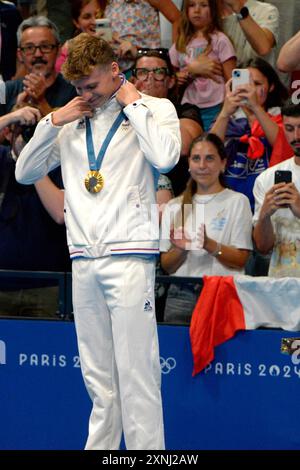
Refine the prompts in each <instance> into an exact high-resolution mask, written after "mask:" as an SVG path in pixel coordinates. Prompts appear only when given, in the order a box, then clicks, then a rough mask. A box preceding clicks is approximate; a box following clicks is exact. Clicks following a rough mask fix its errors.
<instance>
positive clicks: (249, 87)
mask: <svg viewBox="0 0 300 470" xmlns="http://www.w3.org/2000/svg"><path fill="white" fill-rule="evenodd" d="M237 74H239V75H237ZM247 81H248V83H247ZM287 97H288V91H287V89H286V88H285V87H284V85H283V84H282V83H281V81H280V79H279V77H278V75H277V73H276V71H275V70H274V69H273V67H272V66H271V65H270V64H268V63H267V62H266V61H265V60H263V59H261V58H259V57H257V58H256V59H254V60H251V61H250V62H249V64H248V67H247V68H246V69H241V70H234V71H233V76H232V79H231V80H229V81H228V82H227V84H226V96H225V100H224V104H223V107H222V110H221V112H220V114H219V115H218V117H217V119H216V121H215V122H214V124H213V126H212V128H211V132H214V133H216V134H217V135H218V136H219V137H220V138H221V139H222V140H223V141H224V142H225V146H226V152H227V154H228V164H227V167H226V170H225V174H224V179H225V182H226V184H227V185H228V186H229V187H231V188H232V189H234V190H236V191H239V192H241V193H243V194H245V195H246V196H248V198H249V201H250V204H251V208H252V210H254V196H253V185H254V182H255V179H256V178H257V176H258V175H259V174H260V173H261V172H262V171H264V170H266V169H267V168H268V167H269V166H272V165H274V164H276V163H279V162H280V161H282V160H285V159H287V158H289V157H291V156H292V155H293V150H292V149H291V148H290V146H289V144H288V142H287V140H286V138H285V135H284V132H283V130H282V117H281V114H280V106H281V105H282V104H283V103H284V100H285V99H287Z"/></svg>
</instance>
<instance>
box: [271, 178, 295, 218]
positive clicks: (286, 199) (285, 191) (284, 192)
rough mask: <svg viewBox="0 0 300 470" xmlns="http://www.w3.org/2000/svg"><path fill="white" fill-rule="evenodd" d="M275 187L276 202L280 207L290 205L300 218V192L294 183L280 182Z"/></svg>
mask: <svg viewBox="0 0 300 470" xmlns="http://www.w3.org/2000/svg"><path fill="white" fill-rule="evenodd" d="M273 188H275V190H274V193H275V194H274V200H275V202H276V204H277V205H278V206H279V207H283V206H288V207H289V208H290V209H291V211H292V212H293V214H294V215H295V217H298V218H300V193H299V191H298V190H297V188H296V186H295V185H294V183H278V184H275V185H274V186H273Z"/></svg>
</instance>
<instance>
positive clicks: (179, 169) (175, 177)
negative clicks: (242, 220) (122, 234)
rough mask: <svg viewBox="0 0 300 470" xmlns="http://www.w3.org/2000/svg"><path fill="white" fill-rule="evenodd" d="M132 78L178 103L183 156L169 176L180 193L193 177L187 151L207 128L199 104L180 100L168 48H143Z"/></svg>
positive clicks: (156, 94)
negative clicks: (203, 124)
mask: <svg viewBox="0 0 300 470" xmlns="http://www.w3.org/2000/svg"><path fill="white" fill-rule="evenodd" d="M132 80H133V83H134V84H135V86H136V87H137V89H138V90H139V91H141V92H143V93H146V94H147V95H150V96H154V97H156V98H169V99H170V100H171V101H172V102H173V103H174V105H175V107H176V110H177V114H178V117H179V119H180V132H181V158H180V160H179V162H178V163H177V165H176V166H175V168H173V170H171V172H169V173H168V177H169V178H170V179H171V181H172V187H173V190H174V193H175V195H176V196H177V195H178V194H180V193H181V192H182V191H183V190H184V188H185V185H186V182H187V180H188V178H189V173H188V165H187V158H186V155H188V153H189V148H190V145H191V143H192V141H193V140H194V139H195V138H196V137H198V136H199V135H200V134H202V132H203V129H202V122H201V118H199V113H198V110H197V107H196V106H194V105H191V104H188V103H187V104H184V105H179V104H177V96H176V91H177V87H176V75H175V73H174V70H173V67H172V64H171V61H170V58H169V54H168V50H167V49H164V48H159V49H139V50H138V55H137V58H136V60H135V66H134V68H133V79H132Z"/></svg>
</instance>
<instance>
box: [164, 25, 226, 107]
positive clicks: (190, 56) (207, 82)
mask: <svg viewBox="0 0 300 470" xmlns="http://www.w3.org/2000/svg"><path fill="white" fill-rule="evenodd" d="M206 46H207V40H206V39H202V38H201V39H200V38H195V39H193V40H192V41H190V42H189V43H188V45H187V47H186V52H185V53H182V52H178V51H177V50H176V47H175V44H173V45H172V47H171V49H170V51H169V52H170V58H171V62H172V64H173V66H174V67H176V68H177V69H183V68H184V67H186V65H187V64H189V63H190V62H192V61H193V60H194V59H196V58H197V57H198V56H199V54H201V53H202V52H204V50H205V48H206ZM211 47H212V51H211V52H210V53H209V54H208V57H210V58H211V59H214V60H218V61H219V62H221V63H224V62H226V60H228V59H231V58H233V57H235V50H234V48H233V45H232V44H231V42H230V40H229V39H228V37H227V36H226V35H225V34H224V33H221V32H218V33H213V34H212V41H211ZM217 80H218V81H217V82H216V81H215V80H212V79H211V78H204V77H196V78H195V79H194V80H193V81H192V82H191V83H190V84H189V85H188V86H187V88H186V90H185V92H184V94H183V98H182V101H181V103H182V104H184V103H191V104H195V105H196V106H198V107H199V108H209V107H212V106H215V105H217V104H219V103H222V102H223V101H224V96H225V80H224V77H218V78H217Z"/></svg>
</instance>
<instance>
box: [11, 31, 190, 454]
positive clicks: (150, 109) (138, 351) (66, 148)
mask: <svg viewBox="0 0 300 470" xmlns="http://www.w3.org/2000/svg"><path fill="white" fill-rule="evenodd" d="M63 73H64V75H65V77H66V79H68V80H71V81H72V83H73V84H74V86H75V87H76V89H77V92H78V94H79V95H80V96H78V97H76V98H75V99H73V100H72V101H70V102H69V103H68V104H67V105H66V106H63V107H62V108H60V109H58V110H56V111H54V112H53V113H52V114H49V115H48V116H46V117H45V118H44V119H42V120H41V121H40V123H39V124H38V126H37V128H36V131H35V134H34V136H33V138H32V139H31V141H30V142H29V144H28V145H27V146H26V147H25V148H24V150H23V151H22V152H21V155H20V157H19V159H18V161H17V168H16V177H17V179H18V180H19V181H20V182H22V183H24V184H30V183H32V182H34V181H36V180H38V179H39V178H40V177H41V176H43V175H45V174H47V173H48V171H49V169H51V168H55V167H56V166H57V165H59V164H61V167H62V175H63V179H64V187H65V220H66V226H67V231H68V245H69V251H70V256H71V258H72V260H73V265H72V274H73V306H74V317H75V324H76V332H77V338H78V347H79V354H80V362H81V368H82V372H83V376H84V380H85V384H86V387H87V390H88V392H89V395H90V397H91V399H92V401H93V409H92V413H91V417H90V424H89V436H88V440H87V444H86V449H89V450H101V449H102V450H112V449H118V448H119V445H120V439H121V434H122V428H123V430H124V437H125V443H126V448H127V449H128V450H129V449H131V450H132V449H134V450H137V449H153V450H154V449H163V448H164V431H163V416H162V405H161V394H160V376H161V374H160V362H159V351H158V340H157V329H156V321H155V305H154V304H155V302H154V277H155V256H154V255H155V254H158V252H159V233H158V213H157V207H156V205H155V189H156V182H157V179H158V176H159V172H167V171H169V170H170V169H171V168H172V167H173V166H174V165H175V164H176V163H177V161H178V158H179V155H180V144H181V142H180V130H179V120H178V118H177V115H176V110H175V108H174V106H173V105H172V103H171V102H170V101H169V100H167V99H159V98H153V97H150V96H147V95H142V94H140V93H139V92H138V91H137V89H136V88H135V86H134V85H133V84H132V83H129V82H127V81H126V80H125V77H124V76H122V75H120V69H119V66H118V64H117V62H116V61H115V56H114V52H113V50H112V49H111V47H110V46H109V44H108V43H106V42H105V41H104V40H102V39H101V38H97V37H95V36H91V35H89V34H85V33H82V34H80V35H78V36H77V37H76V38H74V39H73V40H72V41H70V48H69V54H68V59H67V61H66V62H65V64H64V66H63Z"/></svg>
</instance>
